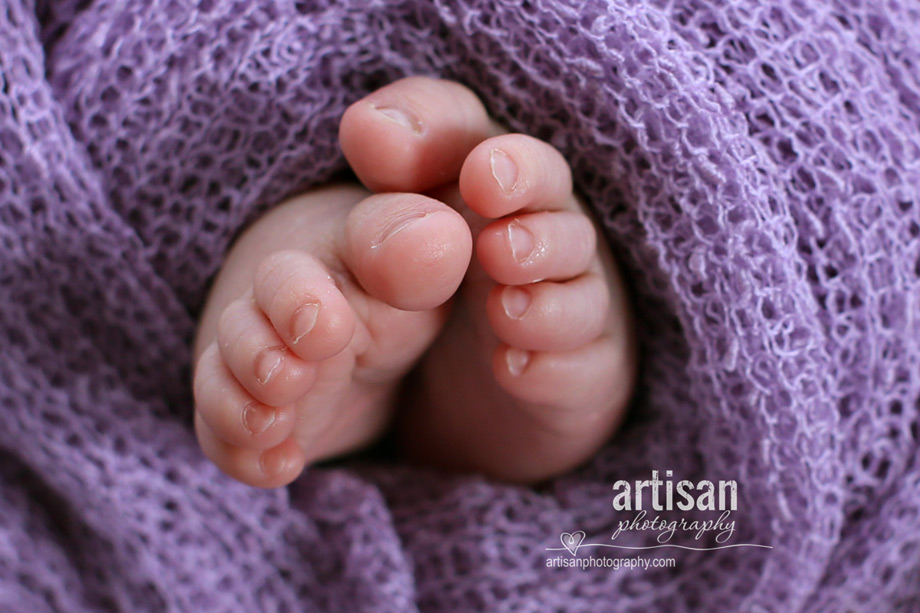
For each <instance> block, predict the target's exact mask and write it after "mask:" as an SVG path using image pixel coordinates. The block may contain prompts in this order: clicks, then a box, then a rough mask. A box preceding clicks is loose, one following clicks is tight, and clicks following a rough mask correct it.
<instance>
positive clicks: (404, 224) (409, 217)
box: [371, 211, 428, 249]
mask: <svg viewBox="0 0 920 613" xmlns="http://www.w3.org/2000/svg"><path fill="white" fill-rule="evenodd" d="M427 216H428V213H425V212H422V211H412V212H411V213H405V214H404V215H400V216H399V217H397V218H396V219H394V220H392V221H391V222H390V223H388V224H387V225H386V227H385V228H384V229H383V231H381V232H380V234H378V235H377V238H375V239H374V240H373V241H371V249H376V248H377V247H379V246H380V245H382V244H383V243H384V242H386V241H387V240H389V239H390V238H392V237H393V236H395V235H396V234H398V233H400V232H402V231H403V230H405V229H406V228H408V227H409V226H411V225H412V224H414V223H415V222H416V221H418V220H419V219H424V218H425V217H427Z"/></svg>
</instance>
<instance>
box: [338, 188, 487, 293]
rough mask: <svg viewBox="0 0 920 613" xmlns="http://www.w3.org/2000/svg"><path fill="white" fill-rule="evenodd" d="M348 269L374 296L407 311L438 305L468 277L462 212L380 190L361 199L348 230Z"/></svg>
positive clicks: (469, 240) (414, 196)
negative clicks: (380, 191) (382, 192)
mask: <svg viewBox="0 0 920 613" xmlns="http://www.w3.org/2000/svg"><path fill="white" fill-rule="evenodd" d="M345 253H346V256H345V258H346V260H347V263H348V265H349V269H350V270H351V272H352V273H353V274H354V276H355V277H356V278H357V280H358V282H359V283H360V284H361V287H362V288H364V290H365V291H367V293H368V294H370V295H371V296H373V297H374V298H376V299H378V300H380V301H383V302H385V303H386V304H388V305H390V306H393V307H396V308H397V309H401V310H406V311H422V310H427V309H433V308H435V307H438V306H440V305H441V304H443V303H444V302H446V301H447V300H448V299H449V298H450V297H451V296H453V294H454V292H456V291H457V288H458V287H459V286H460V283H461V282H462V281H463V277H464V275H465V274H466V270H467V268H468V266H469V263H470V258H471V254H472V237H471V235H470V229H469V226H467V224H466V222H465V221H464V220H463V217H461V216H460V214H459V213H457V212H456V211H454V210H453V209H451V208H450V207H448V206H447V205H445V204H443V203H441V202H438V201H437V200H434V199H432V198H428V197H426V196H421V195H418V194H378V195H375V196H371V197H369V198H367V199H365V200H363V201H362V202H361V203H359V204H358V205H357V206H356V207H355V208H354V210H353V211H352V212H351V214H350V215H349V218H348V221H347V224H346V231H345Z"/></svg>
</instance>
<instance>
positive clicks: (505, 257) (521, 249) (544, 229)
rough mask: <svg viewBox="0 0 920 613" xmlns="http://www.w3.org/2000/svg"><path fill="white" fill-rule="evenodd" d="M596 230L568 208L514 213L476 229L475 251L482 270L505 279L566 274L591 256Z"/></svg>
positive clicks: (591, 260) (515, 281)
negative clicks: (477, 231)
mask: <svg viewBox="0 0 920 613" xmlns="http://www.w3.org/2000/svg"><path fill="white" fill-rule="evenodd" d="M596 254H597V232H596V230H595V229H594V225H593V224H592V223H591V220H590V219H589V218H588V217H587V216H585V215H584V214H582V213H577V212H573V211H558V212H539V213H530V214H521V215H514V216H510V217H506V218H503V219H500V220H498V221H495V222H492V223H491V224H489V225H488V226H487V227H486V228H484V229H483V230H482V232H480V234H479V236H478V238H477V241H476V257H477V259H478V260H479V263H480V264H482V267H483V269H484V270H485V271H486V273H487V274H488V275H489V276H490V277H492V279H494V280H495V281H496V282H498V283H502V284H504V285H523V284H526V283H533V282H535V281H542V280H546V279H549V280H566V279H571V278H573V277H576V276H578V275H581V274H582V273H584V272H585V271H587V270H588V268H589V267H590V266H591V265H592V264H593V263H595V262H596Z"/></svg>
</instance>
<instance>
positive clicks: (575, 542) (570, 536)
mask: <svg viewBox="0 0 920 613" xmlns="http://www.w3.org/2000/svg"><path fill="white" fill-rule="evenodd" d="M559 540H560V541H562V546H563V547H565V548H566V549H568V550H569V553H570V554H572V555H575V552H576V551H578V548H579V547H581V543H582V541H584V540H585V533H584V532H583V531H581V530H579V531H578V532H563V533H562V535H561V536H560V537H559Z"/></svg>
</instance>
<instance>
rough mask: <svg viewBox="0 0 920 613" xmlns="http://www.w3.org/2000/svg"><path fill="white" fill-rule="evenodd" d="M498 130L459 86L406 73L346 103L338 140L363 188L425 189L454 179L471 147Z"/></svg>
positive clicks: (375, 189)
mask: <svg viewBox="0 0 920 613" xmlns="http://www.w3.org/2000/svg"><path fill="white" fill-rule="evenodd" d="M501 131H502V130H501V128H500V127H499V126H498V125H497V124H495V123H494V122H493V121H492V120H491V119H489V116H488V113H487V112H486V109H485V107H484V106H483V105H482V102H480V101H479V98H477V97H476V95H475V94H474V93H473V92H471V91H470V90H469V89H467V88H466V87H464V86H463V85H460V84H459V83H454V82H452V81H444V80H440V79H430V78H427V77H409V78H406V79H402V80H400V81H396V82H395V83H391V84H390V85H387V86H385V87H383V88H381V89H379V90H377V91H375V92H373V93H372V94H370V95H368V96H367V97H365V98H363V99H362V100H359V101H358V102H356V103H354V104H353V105H352V106H350V107H349V108H348V110H347V111H345V115H344V116H343V117H342V123H341V126H340V128H339V140H340V141H341V145H342V150H343V151H344V153H345V157H346V158H347V159H348V162H349V163H350V164H351V167H352V169H353V170H354V171H355V174H357V175H358V178H359V179H360V180H361V182H362V183H364V185H366V186H367V187H368V189H370V190H372V191H374V192H425V191H428V190H430V189H433V188H435V187H439V186H441V185H444V184H446V183H450V182H454V181H456V180H457V178H458V177H459V175H460V169H461V167H462V166H463V161H464V159H465V158H466V156H467V154H468V153H469V152H470V151H471V150H472V149H473V147H475V146H476V145H477V144H478V143H480V142H481V141H482V140H484V139H486V138H488V137H490V136H493V135H496V134H499V133H501Z"/></svg>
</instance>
